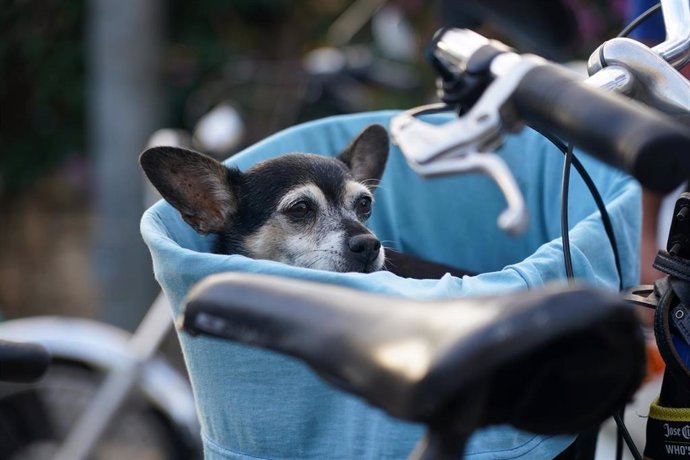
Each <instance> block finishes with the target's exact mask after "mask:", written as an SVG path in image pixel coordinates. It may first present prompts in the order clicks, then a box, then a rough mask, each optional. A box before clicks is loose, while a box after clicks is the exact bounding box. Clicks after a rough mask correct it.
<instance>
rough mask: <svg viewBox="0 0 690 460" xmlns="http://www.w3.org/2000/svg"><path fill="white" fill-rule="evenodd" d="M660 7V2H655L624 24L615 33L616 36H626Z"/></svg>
mask: <svg viewBox="0 0 690 460" xmlns="http://www.w3.org/2000/svg"><path fill="white" fill-rule="evenodd" d="M660 9H661V3H657V4H656V5H654V6H653V7H651V8H649V9H648V10H647V11H645V12H644V13H642V14H641V15H639V16H638V17H636V18H635V19H633V21H632V22H631V23H630V24H628V25H627V26H625V28H624V29H623V30H621V31H620V33H619V34H618V35H617V37H627V36H628V35H630V32H632V31H633V30H634V29H635V28H636V27H637V26H639V25H640V24H642V23H643V22H644V21H646V20H647V19H649V17H650V16H651V15H652V14H654V13H656V12H657V11H659V10H660Z"/></svg>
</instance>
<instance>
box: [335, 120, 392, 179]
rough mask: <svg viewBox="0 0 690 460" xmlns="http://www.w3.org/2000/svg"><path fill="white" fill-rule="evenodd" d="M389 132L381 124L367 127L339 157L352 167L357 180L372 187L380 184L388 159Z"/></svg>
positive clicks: (351, 169)
mask: <svg viewBox="0 0 690 460" xmlns="http://www.w3.org/2000/svg"><path fill="white" fill-rule="evenodd" d="M388 148H389V141H388V132H387V131H386V128H384V127H383V126H381V125H370V126H368V127H366V128H365V129H364V130H363V131H362V132H361V133H359V135H358V136H357V137H356V138H355V140H353V141H352V143H350V145H348V146H347V147H346V148H345V150H343V151H342V152H341V153H340V155H338V157H337V158H338V159H339V160H340V161H342V162H343V163H345V165H346V166H347V167H348V168H350V171H352V175H353V176H354V178H355V180H357V181H359V182H362V183H364V184H365V185H366V186H367V187H369V188H372V187H374V186H376V184H378V182H379V180H380V179H381V176H382V175H383V169H384V168H385V166H386V160H387V159H388Z"/></svg>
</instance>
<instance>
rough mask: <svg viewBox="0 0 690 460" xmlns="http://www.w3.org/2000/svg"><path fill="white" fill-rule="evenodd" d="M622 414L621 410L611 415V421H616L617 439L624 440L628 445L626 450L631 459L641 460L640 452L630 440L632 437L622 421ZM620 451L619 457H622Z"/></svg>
mask: <svg viewBox="0 0 690 460" xmlns="http://www.w3.org/2000/svg"><path fill="white" fill-rule="evenodd" d="M623 414H624V409H622V410H621V411H619V412H616V413H615V414H613V419H614V420H615V421H616V426H617V427H618V437H619V439H620V438H621V437H622V438H624V439H625V443H626V444H627V445H628V449H630V453H631V454H632V456H633V458H634V459H635V460H642V456H641V455H640V451H638V450H637V447H635V443H634V442H633V440H632V436H630V432H629V431H628V428H627V427H626V426H625V422H624V421H623ZM618 450H619V448H618V445H616V455H618ZM620 450H621V454H620V455H621V457H622V456H623V453H622V450H623V449H620Z"/></svg>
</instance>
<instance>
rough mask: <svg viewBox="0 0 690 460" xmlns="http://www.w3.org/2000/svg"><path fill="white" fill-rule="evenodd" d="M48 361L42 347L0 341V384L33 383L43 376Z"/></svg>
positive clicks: (48, 363)
mask: <svg viewBox="0 0 690 460" xmlns="http://www.w3.org/2000/svg"><path fill="white" fill-rule="evenodd" d="M50 361H51V358H50V353H49V352H48V350H47V349H46V348H45V347H44V346H43V345H39V344H36V343H16V342H10V341H7V340H0V382H34V381H36V380H38V379H40V378H41V377H42V376H43V374H44V373H45V371H46V370H47V369H48V366H49V365H50Z"/></svg>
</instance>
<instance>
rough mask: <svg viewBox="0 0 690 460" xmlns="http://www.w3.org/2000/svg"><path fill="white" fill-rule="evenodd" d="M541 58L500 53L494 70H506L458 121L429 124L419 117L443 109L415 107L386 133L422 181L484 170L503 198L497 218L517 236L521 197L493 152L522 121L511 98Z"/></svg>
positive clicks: (522, 217)
mask: <svg viewBox="0 0 690 460" xmlns="http://www.w3.org/2000/svg"><path fill="white" fill-rule="evenodd" d="M542 62H543V60H541V59H540V58H537V57H536V56H530V57H528V58H526V57H525V56H521V57H519V56H517V55H515V54H513V53H504V54H502V55H500V56H497V57H496V58H495V59H494V61H493V62H492V64H491V65H492V66H501V67H504V68H505V67H510V71H509V72H506V71H505V70H502V71H501V74H503V75H504V76H503V77H501V78H499V79H496V80H494V81H493V82H492V83H491V84H490V85H489V86H488V87H487V89H486V90H485V92H484V94H483V95H482V96H481V97H480V98H479V100H478V101H477V102H476V103H475V105H474V106H473V107H472V108H471V109H470V110H469V111H468V112H467V113H466V114H464V115H461V116H459V117H458V118H457V119H455V120H453V121H450V122H447V123H444V124H441V125H433V124H430V123H426V122H424V121H422V120H421V119H420V118H419V116H420V115H423V114H426V113H429V112H432V111H439V109H441V108H443V107H445V106H443V105H438V104H435V105H431V106H422V107H417V108H414V109H411V110H408V111H406V112H403V113H401V114H399V115H397V116H395V117H393V119H392V120H391V125H390V132H391V136H392V138H393V142H395V143H396V144H397V145H398V147H399V148H400V150H401V151H402V153H403V155H404V156H405V159H406V161H407V163H408V164H409V166H410V167H411V168H412V169H413V170H414V171H415V172H416V173H417V174H419V175H421V176H423V177H435V176H444V175H451V174H463V173H468V172H482V173H485V174H487V175H488V176H489V177H491V178H492V179H493V180H494V182H495V183H496V185H498V187H499V189H500V190H501V192H502V193H503V196H504V197H505V199H506V203H507V208H506V209H505V210H504V211H503V212H501V214H500V215H499V217H498V225H499V227H500V228H501V229H503V230H504V231H506V232H508V233H510V234H512V235H519V234H521V233H522V232H523V231H524V230H525V228H526V227H527V223H528V214H527V209H526V206H525V202H524V198H523V195H522V192H521V191H520V188H519V187H518V185H517V183H516V181H515V178H514V177H513V175H512V173H511V172H510V170H509V168H508V166H507V165H506V164H505V162H504V161H503V159H501V158H500V157H499V156H498V155H496V154H494V153H490V152H491V151H493V150H495V149H497V148H499V147H501V145H503V133H504V132H516V131H519V130H520V129H522V127H523V123H522V122H521V121H520V120H519V118H518V117H517V116H515V114H514V110H513V109H512V106H511V96H512V95H513V93H514V92H515V89H516V88H517V86H518V84H519V83H520V81H521V79H522V77H523V76H524V75H525V74H526V73H527V72H528V71H530V70H531V69H533V68H534V67H536V66H538V65H541V63H542Z"/></svg>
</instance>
